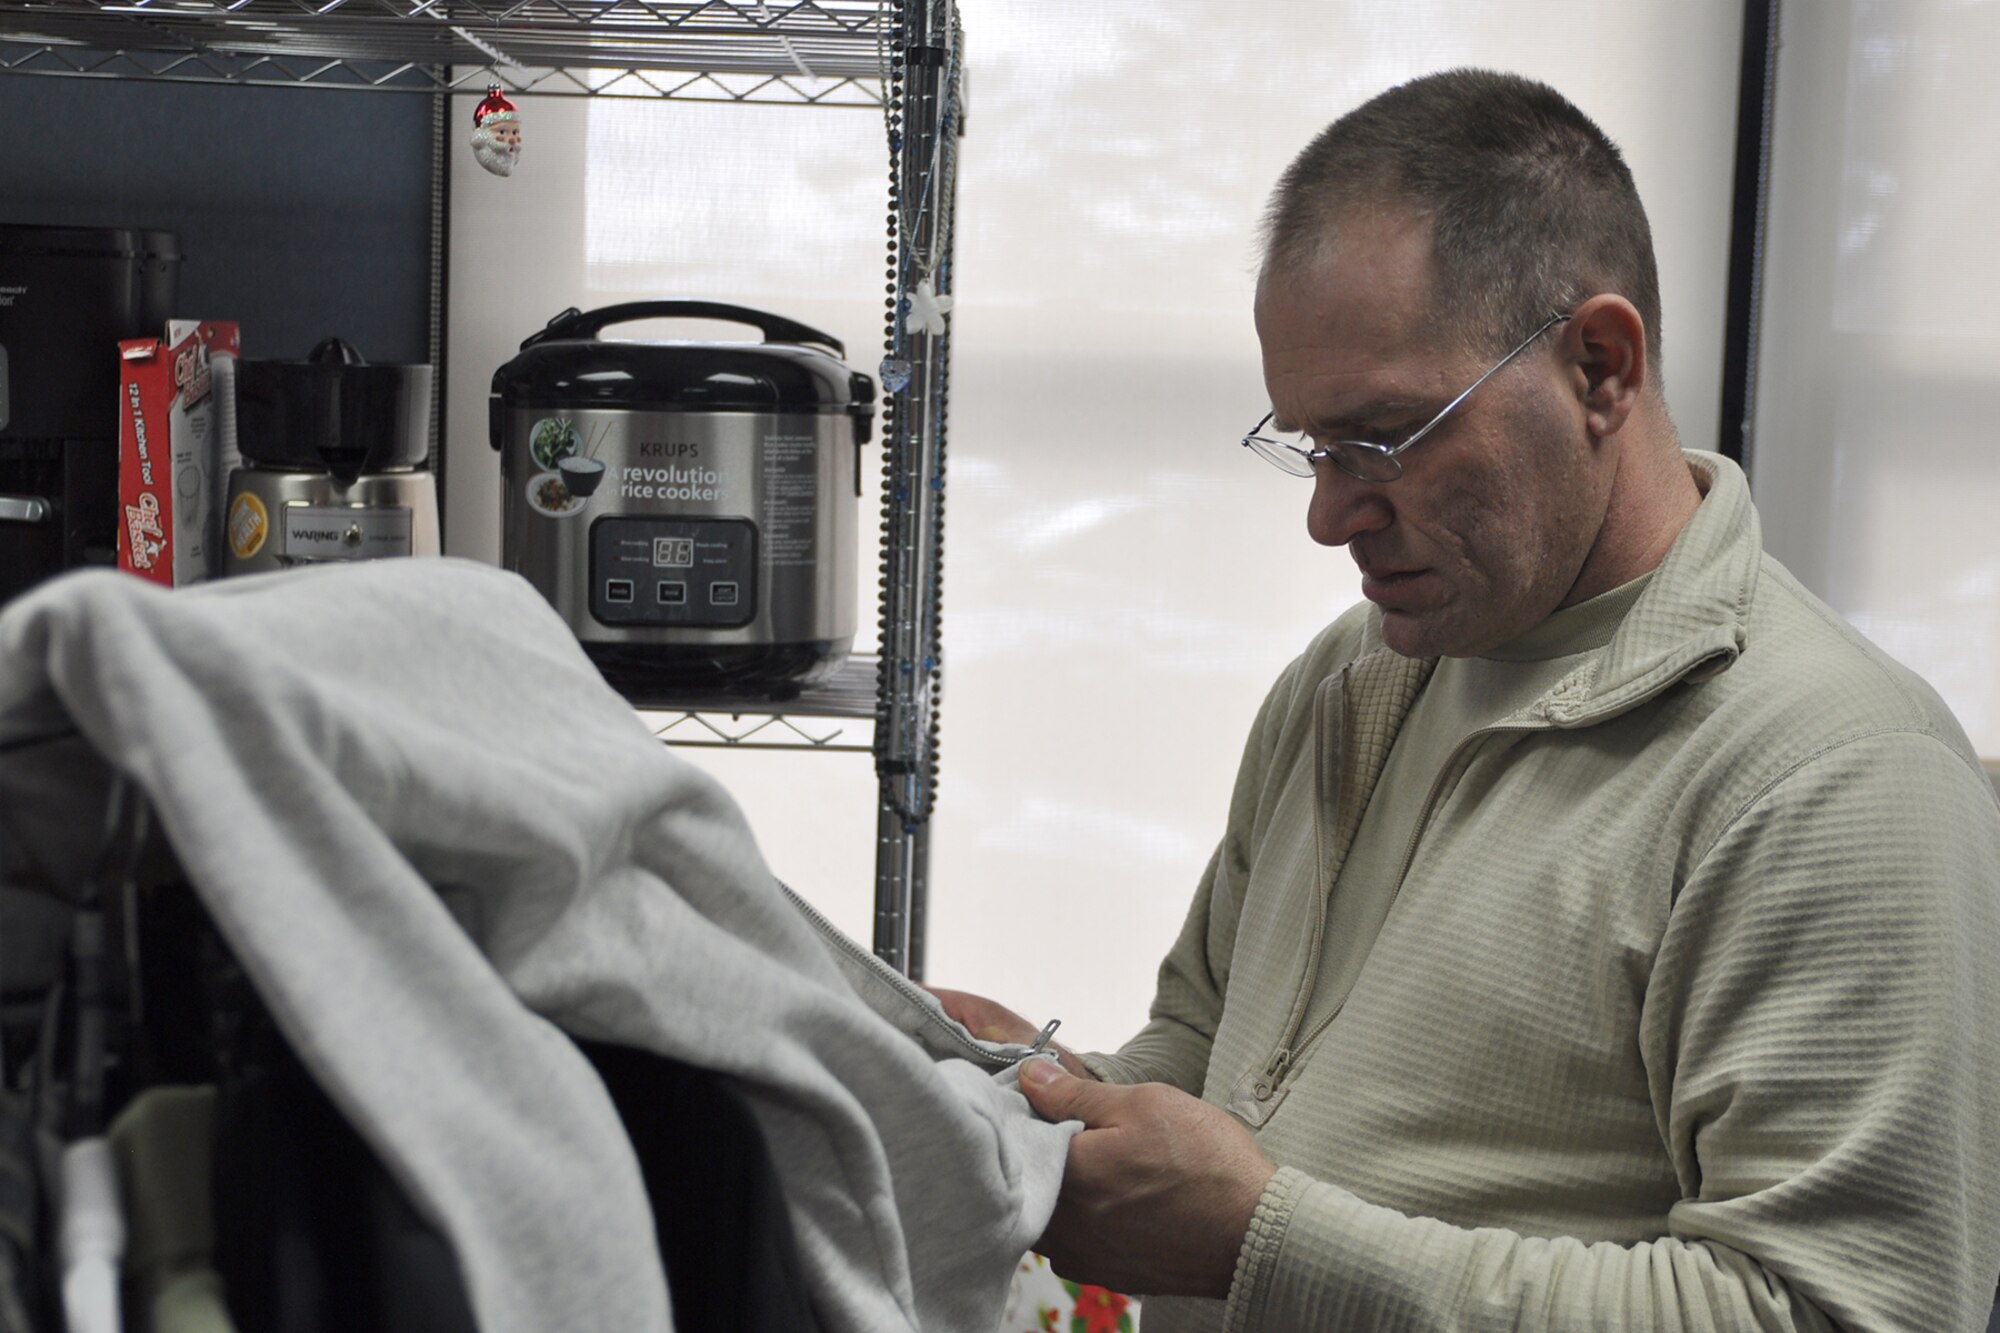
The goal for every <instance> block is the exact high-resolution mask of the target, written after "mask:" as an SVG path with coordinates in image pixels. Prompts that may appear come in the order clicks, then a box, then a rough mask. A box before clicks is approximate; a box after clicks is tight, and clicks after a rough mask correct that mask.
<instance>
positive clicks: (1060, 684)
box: [448, 0, 1741, 1045]
mask: <svg viewBox="0 0 2000 1333" xmlns="http://www.w3.org/2000/svg"><path fill="white" fill-rule="evenodd" d="M960 4H961V10H962V12H963V15H964V19H965V25H966V29H967V33H968V45H969V69H970V74H971V88H970V93H971V105H970V116H969V123H968V129H969V134H968V137H967V138H966V139H965V140H964V142H963V157H962V166H961V174H962V179H961V185H960V207H961V216H960V224H959V227H960V230H959V245H958V263H959V271H958V283H957V286H958V293H959V304H958V308H957V312H956V314H955V317H954V326H953V332H954V348H955V352H954V365H953V374H952V417H951V443H950V473H949V475H950V490H949V496H950V500H949V506H948V519H949V523H948V533H947V541H946V552H947V558H946V572H947V577H946V580H945V589H946V598H945V606H946V636H945V640H946V662H947V672H946V688H945V707H944V736H943V756H944V769H943V777H942V782H941V785H940V800H939V807H938V813H937V817H936V823H935V840H934V851H933V873H932V881H933V889H932V918H931V930H930V959H931V963H930V969H929V975H930V977H931V978H932V979H934V980H936V981H939V982H941V983H943V984H951V985H960V986H964V987H968V988H972V989H980V990H985V991H987V992H989V993H991V994H994V995H996V996H998V997H1000V998H1002V999H1006V1000H1008V1001H1009V1002H1010V1003H1014V1004H1015V1005H1016V1006H1017V1007H1020V1008H1022V1009H1023V1010H1025V1011H1026V1012H1028V1013H1029V1015H1030V1016H1031V1017H1034V1018H1036V1019H1042V1018H1046V1017H1049V1016H1060V1017H1062V1018H1063V1019H1064V1020H1065V1024H1066V1027H1065V1031H1064V1036H1065V1038H1066V1039H1069V1040H1071V1041H1072V1042H1074V1043H1081V1044H1105V1045H1108V1044H1115V1043H1116V1042H1118V1041H1120V1040H1122V1039H1123V1037H1124V1036H1126V1035H1127V1034H1128V1033H1129V1032H1130V1031H1131V1030H1132V1029H1133V1028H1135V1027H1136V1026H1137V1025H1138V1024H1139V1023H1140V1022H1142V1021H1143V1019H1144V1015H1145V1007H1146V1003H1147V1001H1148V999H1149V998H1150V995H1151V989H1152V976H1153V971H1154V968H1155V966H1156V964H1157V960H1158V957H1159V955H1160V954H1161V953H1162V952H1163V951H1164V949H1165V948H1166V946H1167V944H1168V943H1169V942H1170V940H1171V939H1172V936H1173V934H1174V932H1175V931H1176V930H1177V929H1178V927H1179V924H1180V920H1181V917H1182V914H1183V911H1184V909H1185V906H1186V903H1187V900H1188V896H1189V894H1190V893H1191V891H1192V889H1193V886H1194V883H1195V880H1196V878H1197V877H1198V875H1199V874H1200V871H1201V868H1202V866H1203V864H1204V863H1205V861H1206V860H1207V857H1208V853H1209V850H1210V849H1211V848H1212V846H1213V844H1214V840H1215V838H1216V836H1217V834H1218V832H1219V831H1220V827H1221V823H1222V818H1223V814H1224V807H1225V802H1226V800H1227V795H1228V790H1229V785H1230V781H1231V778H1232V776H1233V772H1234V768H1235V764H1236V759H1237V755H1238V753H1239V750H1240V746H1241V743H1242V738H1243V734H1244V732H1245V730H1246V728H1247V725H1248V723H1249V720H1250V717H1251V715H1252V714H1253V712H1254V711H1255V709H1256V706H1257V704H1258V703H1259V702H1260V700H1261V698H1262V695H1263V692H1264V690H1265V688H1266V687H1267V685H1268V684H1269V682H1270V680H1271V678H1272V677H1273V676H1274V675H1275V674H1276V673H1277V671H1278V670H1279V669H1280V668H1281V667H1282V666H1283V665H1284V663H1285V662H1286V661H1287V660H1289V658H1290V657H1291V656H1292V655H1293V654H1295V653H1296V652H1297V651H1298V649H1299V648H1300V647H1302V646H1303V644H1304V642H1305V640H1306V639H1307V638H1308V637H1309V636H1310V635H1311V634H1312V633H1313V631H1315V630H1316V629H1318V628H1319V627H1320V626H1321V625H1323V624H1324V623H1326V622H1327V621H1328V620H1330V619H1332V618H1333V617H1334V616H1335V615H1337V614H1338V613H1339V612H1340V611H1341V610H1342V609H1344V608H1345V607H1346V606H1348V605H1350V604H1351V603H1352V602H1353V601H1354V600H1355V599H1356V597H1357V595H1358V594H1357V581H1356V578H1355V576H1354V574H1353V570H1352V565H1351V562H1350V561H1349V560H1348V558H1347V556H1346V555H1345V553H1343V552H1338V551H1327V550H1324V549H1321V548H1319V547H1316V546H1314V545H1313V544H1312V543H1311V542H1310V541H1308V540H1307V538H1306V535H1305V531H1304V509H1305V502H1306V498H1307V492H1308V489H1309V487H1308V484H1307V483H1306V482H1304V481H1301V480H1297V479H1293V478H1288V477H1285V476H1283V475H1282V474H1280V473H1278V472H1276V471H1275V470H1273V469H1270V468H1268V467H1266V466H1264V465H1262V464H1260V463H1257V462H1256V461H1255V460H1253V459H1251V458H1249V457H1248V456H1247V455H1246V454H1245V453H1244V452H1243V451H1242V450H1240V449H1238V448H1237V447H1236V445H1235V441H1236V439H1237V438H1238V437H1239V436H1240V435H1241V434H1242V432H1243V431H1244V429H1245V428H1246V427H1248V426H1249V425H1250V424H1251V423H1252V421H1253V420H1254V419H1255V417H1256V416H1257V415H1258V413H1259V412H1260V411H1261V410H1262V409H1263V406H1264V401H1263V390H1262V385H1261V381H1260V379H1259V375H1258V369H1257V349H1256V342H1255V339H1254V337H1253V335H1252V330H1251V324H1250V314H1249V309H1250V289H1251V282H1252V274H1253V267H1254V262H1255V255H1254V249H1253V241H1252V234H1253V228H1254V224H1255V220H1256V217H1257V215H1258V213H1259V210H1260V209H1261V207H1262V205H1263V202H1264V196H1265V193H1266V191H1267V190H1268V189H1269V186H1270V184H1271V182H1272V181H1273V180H1274V179H1275V178H1276V176H1277V173H1278V172H1279V170H1280V169H1281V168H1282V167H1283V165H1284V163H1285V162H1286V161H1287V160H1288V159H1289V158H1290V156H1291V155H1292V154H1293V153H1295V152H1296V151H1297V150H1298V149H1299V148H1300V147H1302V146H1303V145H1304V143H1305V142H1306V140H1307V139H1308V138H1309V137H1310V136H1311V135H1312V134H1314V133H1315V132H1317V131H1318V130H1319V129H1320V128H1322V127H1323V126H1324V125H1325V124H1326V123H1327V122H1328V121H1330V120H1332V119H1333V118H1334V117H1336V116H1338V115H1339V114H1341V113H1342V112H1344V111H1346V110H1348V109H1349V108H1351V107H1353V106H1354V105H1356V104H1358V103H1359V102H1360V101H1362V100H1364V99H1365V98H1366V97H1367V96H1369V95H1371V94H1372V93H1374V92H1376V91H1379V90H1380V89H1382V88H1384V87H1386V86H1388V85H1389V84H1391V83H1393V82H1395V81H1397V80H1400V79H1403V78H1406V77H1410V76H1413V75H1416V74H1419V73H1423V72H1426V71H1430V70H1434V69H1438V68H1443V67H1447V66H1450V65H1455V64H1482V65H1489V66H1496V67H1500V68H1505V69H1511V70H1516V71H1519V72H1522V73H1526V74H1530V75H1533V76H1536V77H1539V78H1543V79H1547V80H1548V81H1550V82H1552V83H1554V84H1555V85H1556V86H1557V87H1559V88H1561V89H1562V90H1563V91H1564V92H1566V93H1567V94H1568V95H1570V96H1571V97H1572V98H1573V99H1575V100H1576V101H1577V102H1578V103H1579V104H1580V105H1581V106H1583V107H1584V108H1585V110H1587V111H1588V112H1590V113H1591V114H1592V115H1593V116H1595V117H1596V118H1597V119H1598V120H1599V122H1600V123H1601V124H1602V125H1603V126H1604V128H1605V129H1606V130H1607V132H1609V133H1610V134H1611V136H1612V137H1613V138H1614V139H1616V140H1618V141H1619V142H1620V144H1621V145H1622V146H1623V147H1624V148H1625V149H1626V152H1627V155H1628V157H1629V159H1630V161H1631V163H1632V165H1633V169H1634V171H1635V173H1636V175H1637V177H1638V181H1639V187H1640V190H1641V193H1642V194H1643V196H1644V197H1645V199H1646V201H1647V204H1648V206H1649V209H1650V210H1651V213H1652V218H1653V226H1654V233H1655V237H1656V241H1657V244H1658V248H1659V252H1660V260H1661V269H1662V280H1663V284H1664V288H1665V305H1666V319H1665V342H1666V353H1667V379H1668V388H1669V398H1670V401H1671V403H1672V405H1673V408H1674V411H1675V414H1676V417H1677V419H1678V420H1679V421H1680V424H1681V428H1682V431H1683V434H1684V436H1685V438H1686V439H1687V441H1688V442H1689V443H1691V444H1700V445H1704V446H1707V447H1712V445H1713V440H1714V436H1715V417H1716V404H1717V400H1718V396H1719V382H1720V369H1719V368H1720V360H1721V352H1720V346H1721V336H1722V325H1723V302H1724V294H1725V293H1724V279H1725V275H1726V266H1727V243H1728V210H1729V180H1730V169H1731V158H1732V152H1733V135H1734V125H1735V105H1736V103H1735V82H1736V61H1737V50H1738V43H1739V40H1740V22H1741V19H1740V12H1741V11H1740V6H1739V5H1737V4H1736V3H1734V2H1733V0H1695V2H1693V3H1690V2H1689V0H1671V2H1670V0H1647V2H1646V3H1639V2H1638V0H1632V2H1631V3H1621V4H1618V5H1614V6H1601V7H1598V8H1597V9H1595V10H1592V11H1589V12H1588V13H1587V14H1586V13H1584V12H1583V11H1579V10H1577V9H1576V7H1575V6H1574V5H1571V4H1564V3H1556V2H1554V0H1517V2H1516V3H1512V4H1508V5H1504V6H1501V5H1492V4H1487V3H1478V2H1477V0H1403V3H1399V4H1395V5H1389V4H1381V3H1373V2H1371V0H1353V2H1352V3H1320V4H1314V5H1306V4H1300V3H1279V2H1278V0H1239V3H1236V4H1234V5H1230V6H1218V5H1215V4H1213V3H1200V2H1198V0H1172V2H1171V3H1169V2H1167V0H1154V2H1153V3H1137V2H1135V0H1100V3H1097V4H1092V5H1077V4H1073V3H1066V2H1062V0H960ZM1224 16H1226V18H1227V21H1226V22H1220V21H1219V20H1220V19H1222V18H1223V17H1224ZM523 112H524V116H525V117H527V121H528V129H527V136H528V148H527V152H526V154H525V155H524V157H523V160H522V164H521V167H520V169H519V171H518V172H517V173H516V175H515V176H514V177H513V178H512V179H510V180H506V181H500V180H495V179H493V178H490V177H486V176H485V175H484V173H482V172H480V171H478V169H477V168H476V167H475V166H473V165H472V163H471V161H470V157H469V154H466V155H463V156H462V158H461V160H460V162H459V170H458V172H457V175H456V176H455V178H454V191H455V193H454V199H453V210H454V212H453V217H454V266H453V275H452V289H451V297H452V329H451V349H450V355H451V358H452V361H451V364H452V368H453V372H452V378H451V387H450V394H451V422H452V425H451V437H452V438H451V448H452V451H453V452H452V455H451V467H452V472H451V478H450V489H451V499H450V506H451V507H450V511H449V514H448V522H449V524H450V535H449V540H450V543H451V546H452V548H453V549H454V550H455V551H459V552H464V553H470V554H478V555H483V556H487V557H488V558H491V556H492V555H493V553H494V550H495V538H494V536H493V529H494V520H493V517H492V516H493V515H494V513H495V512H496V506H497V494H496V492H497V483H496V482H494V481H493V480H492V476H493V472H494V464H493V461H492V455H491V454H490V452H489V451H487V449H486V445H485V442H484V421H485V416H484V405H483V397H484V394H485V375H486V374H487V373H488V372H490V369H491V367H493V366H495V365H497V364H499V362H500V361H502V360H504V359H506V357H507V356H508V355H509V354H510V353H511V350H512V347H513V345H514V343H516V342H518V341H519V339H520V338H521V337H522V336H524V335H525V334H526V333H528V332H530V331H531V330H532V329H534V328H535V327H538V326H539V325H540V324H541V322H542V321H543V320H545V319H546V318H547V317H548V316H549V315H552V314H554V313H555V312H556V311H558V310H560V309H561V308H563V307H564V306H566V305H572V304H574V305H582V306H585V307H588V306H590V305H592V304H598V303H606V302H609V301H611V300H625V299H632V298H633V297H635V296H637V295H640V294H652V295H675V296H707V297H714V298H721V299H736V300H740V301H743V302H745V303H747V304H752V305H755V304H759V303H764V304H768V305H769V306H770V307H771V308H773V309H776V310H778V311H780V312H781V313H786V314H790V315H793V316H795V317H798V318H801V319H804V320H806V321H807V322H809V323H817V324H820V325H821V326H822V327H825V328H827V329H828V330H829V331H831V332H833V333H835V334H837V335H839V336H842V337H844V338H846V339H847V340H848V343H849V349H850V360H851V361H853V362H854V363H855V364H856V365H858V366H862V367H865V368H869V369H871V370H872V368H873V364H874V362H875V361H876V360H877V359H878V358H879V357H880V355H881V352H880V334H881V292H882V277H881V274H882V265H881V259H880V254H879V246H880V238H881V236H882V234H883V223H882V216H883V214H882V208H883V195H882V183H883V180H884V170H883V149H882V147H881V142H880V140H881V122H880V119H879V117H877V116H874V115H871V114H870V113H867V112H863V111H799V110H793V109H758V108H731V107H722V108H708V107H692V106H681V105H673V104H628V103H612V102H603V103H598V104H594V105H589V106H584V105H581V104H577V103H557V102H556V101H554V100H549V101H545V102H541V103H536V102H534V101H533V99H524V100H523ZM469 114H470V103H469V102H468V103H467V107H466V110H465V112H464V113H463V115H462V116H461V118H462V119H469ZM621 163H622V165H621ZM475 274H478V275H480V276H478V277H475V276H474V275H475ZM482 469H483V470H482ZM871 503H872V502H871ZM866 526H867V527H868V528H869V529H870V531H871V532H872V528H873V524H872V523H870V524H868V525H866ZM871 540H872V539H871ZM869 554H870V559H871V560H872V551H871V552H870V553H869ZM872 614H873V606H872V605H870V606H868V607H866V608H864V619H867V618H869V617H871V616H872ZM692 757H693V758H695V759H696V761H697V762H700V763H703V764H706V765H707V766H709V767H710V768H711V769H713V770H714V771H715V772H717V773H719V774H721V775H722V776H723V777H724V778H725V780H726V781H728V782H729V783H730V784H731V785H732V787H733V788H734V789H735V790H736V792H737V794H738V795H739V797H740V798H741V799H742V800H743V802H744V804H745V805H746V807H747V808H748V809H749V811H750V813H751V818H752V820H753V822H754V823H755V825H756V827H757V828H758V830H759V835H760V837H761V839H762V840H763V842H764V845H765V849H766V852H767V854H768V856H769V857H770V859H771V861H772V863H773V865H774V866H775V867H776V868H777V870H778V871H779V873H780V874H781V875H784V876H786V877H787V878H789V879H790V880H792V881H793V882H794V883H795V884H796V885H797V886H798V887H800V888H801V889H802V890H804V891H805V892H807V893H808V894H809V896H812V897H814V898H816V899H817V900H819V901H821V902H822V903H823V904H824V905H826V906H827V907H828V908H829V910H830V911H831V912H832V913H833V915H834V916H835V917H836V919H837V920H838V921H840V922H841V923H842V924H843V925H844V926H846V927H847V928H848V929H849V930H851V931H852V932H854V933H855V934H856V935H857V936H859V937H861V938H863V939H865V938H867V934H868V915H869V912H868V909H869V901H870V894H871V892H872V870H873V855H874V846H873V839H874V788H873V779H872V775H871V774H870V772H869V771H868V763H867V760H866V758H865V757H864V756H858V755H848V756H839V755H735V754H727V755H721V754H717V753H716V752H714V751H700V752H693V754H692Z"/></svg>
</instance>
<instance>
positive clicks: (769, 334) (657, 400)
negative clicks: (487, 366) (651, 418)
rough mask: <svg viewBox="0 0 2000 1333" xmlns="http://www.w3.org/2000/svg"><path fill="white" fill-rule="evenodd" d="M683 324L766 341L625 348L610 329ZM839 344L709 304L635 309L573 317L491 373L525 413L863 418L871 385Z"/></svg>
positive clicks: (798, 327)
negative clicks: (695, 322) (717, 324)
mask: <svg viewBox="0 0 2000 1333" xmlns="http://www.w3.org/2000/svg"><path fill="white" fill-rule="evenodd" d="M662 317H683V318H698V319H724V320H731V321H735V322H738V323H745V324H751V325H754V326H755V327H756V328H758V329H759V330H760V331H762V332H763V334H764V335H765V341H763V342H740V343H739V342H625V341H616V340H611V339H601V338H599V337H598V334H599V333H600V332H602V331H603V329H604V328H605V327H606V326H608V325H611V324H618V323H624V322H627V321H631V320H638V319H657V318H662ZM845 355H846V349H845V348H844V347H843V346H842V345H841V343H840V341H839V340H838V339H836V338H834V337H832V336H830V335H828V334H825V333H821V332H819V331H818V330H817V329H813V328H809V327H807V326H806V325H804V324H799V323H796V322H794V321H792V320H789V319H786V318H784V317H783V316H780V315H773V314H769V313H768V312H765V311H761V310H752V309H750V308H748V307H745V306H735V305H723V304H718V303H716V302H710V301H635V302H632V303H629V304H625V305H614V306H605V307H602V308H601V309H598V310H593V311H590V312H588V313H585V312H582V311H579V310H575V309H570V310H565V311H564V312H563V313H562V314H560V315H557V316H556V317H555V318H554V319H552V320H550V321H549V324H548V327H546V328H544V329H543V330H541V331H540V332H539V333H536V334H533V335H531V336H530V337H529V338H528V339H527V340H525V341H524V342H523V343H522V344H521V351H520V354H519V355H517V356H516V357H515V358H514V359H513V360H511V361H509V362H507V364H505V365H503V366H501V367H500V368H499V369H498V370H496V371H494V372H493V393H494V394H495V395H496V396H498V397H499V398H501V399H502V400H503V401H505V402H507V403H510V404H514V405H518V406H522V407H567V408H590V407H623V408H640V409H655V410H660V409H664V410H676V409H678V410H688V409H707V410H729V409H735V410H739V411H740V410H752V411H757V410H762V411H770V410H773V409H778V408H782V409H785V410H788V411H817V412H840V411H848V410H851V409H853V408H856V407H860V408H863V409H866V408H867V406H868V405H869V404H872V403H873V402H874V399H875V385H874V382H873V381H872V380H870V379H869V378H868V377H867V376H866V375H863V374H860V373H858V372H856V371H852V370H849V369H848V368H847V366H846V365H845V364H844V363H843V362H842V361H841V359H840V358H841V357H843V356H845Z"/></svg>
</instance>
